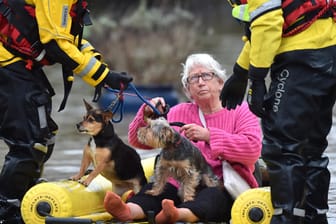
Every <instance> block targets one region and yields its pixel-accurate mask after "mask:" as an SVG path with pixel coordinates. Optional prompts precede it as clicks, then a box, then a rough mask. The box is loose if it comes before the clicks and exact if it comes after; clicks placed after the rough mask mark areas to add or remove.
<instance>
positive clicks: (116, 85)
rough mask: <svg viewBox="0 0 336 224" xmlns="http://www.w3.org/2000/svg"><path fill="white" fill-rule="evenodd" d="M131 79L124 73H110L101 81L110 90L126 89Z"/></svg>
mask: <svg viewBox="0 0 336 224" xmlns="http://www.w3.org/2000/svg"><path fill="white" fill-rule="evenodd" d="M132 80H133V78H132V77H131V76H129V75H128V74H127V73H126V72H121V73H118V72H113V71H110V72H109V73H108V74H107V76H106V77H105V79H104V80H103V81H102V83H103V84H106V85H108V86H109V87H111V88H112V89H119V90H120V89H121V88H123V89H127V86H128V84H129V83H130V82H132Z"/></svg>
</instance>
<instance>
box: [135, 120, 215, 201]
mask: <svg viewBox="0 0 336 224" xmlns="http://www.w3.org/2000/svg"><path fill="white" fill-rule="evenodd" d="M146 121H147V124H148V125H147V126H146V127H142V128H139V130H138V132H137V136H138V139H139V141H140V142H141V143H143V144H145V145H148V146H151V147H153V148H161V149H162V150H161V153H160V156H159V159H158V161H157V163H156V166H155V172H154V184H153V188H152V189H151V190H148V191H146V193H147V194H150V195H159V194H160V193H162V191H163V190H164V186H165V184H166V182H167V180H168V177H173V178H174V179H176V180H177V181H178V182H179V183H180V188H179V196H180V197H181V200H182V201H184V202H186V201H191V200H193V199H194V197H195V192H196V188H197V187H198V186H200V185H201V186H208V187H215V186H219V182H218V178H217V176H216V175H215V174H214V173H213V171H212V169H211V167H210V166H209V164H208V163H207V162H206V160H205V158H204V157H203V155H202V153H201V152H200V150H199V149H198V148H197V147H196V146H195V145H193V144H192V143H191V142H190V141H189V140H188V139H186V138H185V137H183V136H182V135H180V133H179V132H177V131H175V130H174V129H173V128H172V127H171V126H170V124H169V123H168V121H167V120H166V119H165V118H163V117H160V118H157V119H150V118H147V119H146Z"/></svg>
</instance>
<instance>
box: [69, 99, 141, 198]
mask: <svg viewBox="0 0 336 224" xmlns="http://www.w3.org/2000/svg"><path fill="white" fill-rule="evenodd" d="M84 104H85V107H86V115H85V116H84V119H83V121H81V122H79V123H78V124H77V129H78V131H79V132H80V133H84V134H88V135H90V136H91V137H90V139H89V142H88V144H86V146H85V147H84V151H83V158H82V162H81V166H80V171H79V173H78V174H76V175H74V176H72V177H70V179H72V180H76V181H79V182H80V183H82V184H84V185H85V186H88V185H89V184H90V183H91V181H92V180H93V179H94V178H95V177H96V176H97V175H98V174H101V175H102V176H104V177H105V178H106V179H108V180H110V181H111V182H112V184H113V191H114V192H115V193H117V194H118V195H122V194H123V193H124V192H126V191H127V190H133V191H134V193H137V192H139V190H140V188H141V187H142V186H143V185H144V184H146V183H147V179H146V176H145V173H144V170H143V167H142V164H141V158H140V156H139V154H138V153H137V152H136V151H135V150H134V149H133V148H132V147H130V146H128V145H126V144H125V143H124V142H123V141H122V140H121V139H120V138H119V137H118V135H117V134H116V133H115V132H114V128H113V124H112V122H111V119H112V116H113V114H112V112H111V111H103V110H101V109H95V108H93V107H92V106H91V105H90V104H89V103H88V102H86V101H85V100H84ZM91 163H93V166H94V169H93V171H91V172H90V173H89V174H88V175H87V177H86V178H83V179H84V180H82V177H83V176H85V174H86V171H87V168H88V167H89V166H90V164H91Z"/></svg>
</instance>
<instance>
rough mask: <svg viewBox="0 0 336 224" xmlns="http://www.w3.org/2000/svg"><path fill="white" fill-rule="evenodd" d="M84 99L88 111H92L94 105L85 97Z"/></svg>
mask: <svg viewBox="0 0 336 224" xmlns="http://www.w3.org/2000/svg"><path fill="white" fill-rule="evenodd" d="M83 101H84V105H85V108H86V111H90V110H92V109H93V107H92V106H91V105H90V104H89V103H88V102H87V101H86V100H85V99H83Z"/></svg>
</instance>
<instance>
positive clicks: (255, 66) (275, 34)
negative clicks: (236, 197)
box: [221, 0, 336, 224]
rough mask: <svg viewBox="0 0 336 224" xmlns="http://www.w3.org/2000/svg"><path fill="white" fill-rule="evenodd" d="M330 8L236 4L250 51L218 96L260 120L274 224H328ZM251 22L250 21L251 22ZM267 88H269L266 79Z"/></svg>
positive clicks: (332, 75)
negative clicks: (246, 107) (244, 103)
mask: <svg viewBox="0 0 336 224" xmlns="http://www.w3.org/2000/svg"><path fill="white" fill-rule="evenodd" d="M332 4H333V1H330V2H328V1H308V0H307V1H298V0H283V1H280V0H248V2H245V3H244V2H232V6H233V7H234V8H233V15H237V17H236V18H240V20H241V21H244V23H245V24H247V29H246V30H247V33H246V36H247V38H245V40H246V42H245V45H244V47H243V49H242V51H241V53H240V55H239V57H238V59H237V61H236V63H235V65H234V68H233V74H232V76H231V77H230V78H229V79H228V80H227V82H226V83H225V85H224V88H223V89H222V92H221V101H222V105H223V106H224V107H227V108H228V109H234V108H235V107H236V106H237V105H240V104H241V103H242V101H243V100H244V96H245V92H246V87H247V86H248V91H247V101H248V104H249V107H250V110H251V111H252V112H253V113H254V114H256V115H257V116H259V117H260V118H261V122H262V128H263V134H264V137H263V148H262V158H263V159H264V160H265V162H266V163H267V167H268V172H269V177H270V187H271V198H272V203H273V206H274V215H273V217H272V219H271V224H299V223H311V224H316V223H319V224H325V223H328V221H327V215H326V214H327V211H328V191H329V183H330V173H329V170H328V168H327V165H328V157H327V156H325V155H324V152H325V150H326V147H327V145H328V141H327V135H328V133H329V131H330V129H331V126H332V110H333V105H334V104H335V98H336V46H335V45H336V24H335V18H333V15H334V13H335V12H334V5H332ZM247 17H248V18H247ZM268 74H269V76H270V80H271V82H270V84H269V86H268V88H266V84H265V77H266V76H267V75H268Z"/></svg>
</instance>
